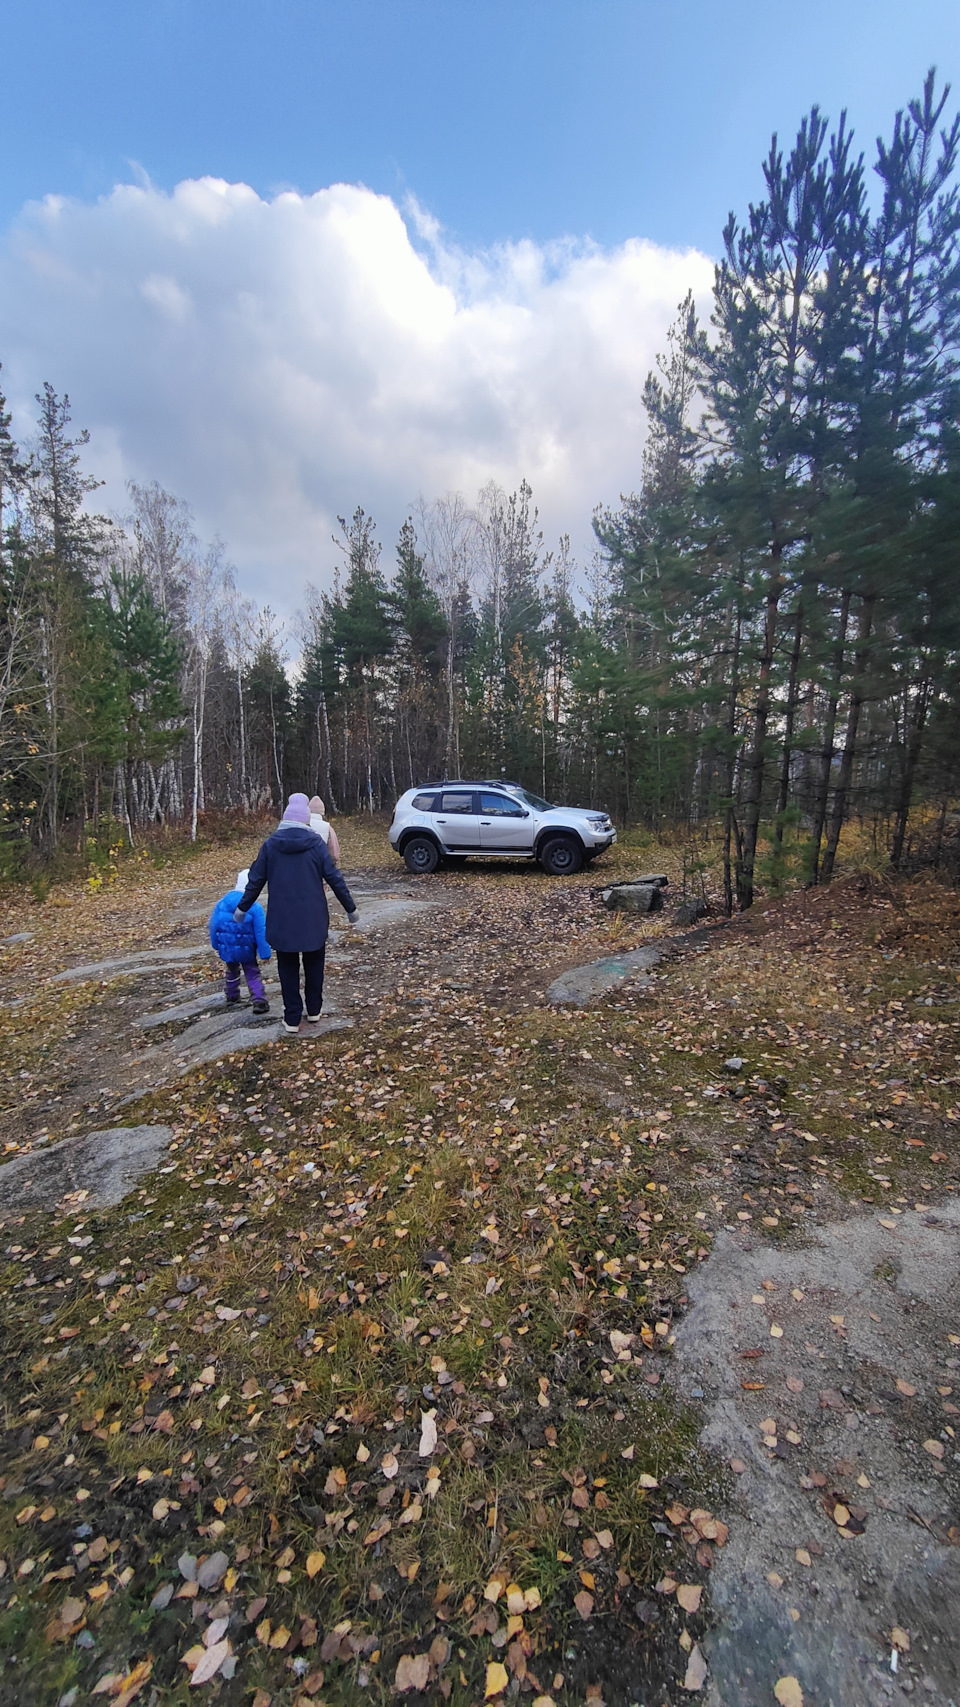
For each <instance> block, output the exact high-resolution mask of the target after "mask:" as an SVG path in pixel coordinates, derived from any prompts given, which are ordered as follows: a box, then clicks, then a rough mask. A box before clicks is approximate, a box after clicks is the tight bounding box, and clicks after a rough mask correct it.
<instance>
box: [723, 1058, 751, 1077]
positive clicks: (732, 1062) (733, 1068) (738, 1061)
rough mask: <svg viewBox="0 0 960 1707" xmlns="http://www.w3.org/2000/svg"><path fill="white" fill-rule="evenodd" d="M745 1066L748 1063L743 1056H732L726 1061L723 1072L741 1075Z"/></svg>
mask: <svg viewBox="0 0 960 1707" xmlns="http://www.w3.org/2000/svg"><path fill="white" fill-rule="evenodd" d="M745 1066H746V1062H745V1061H744V1059H743V1056H742V1055H731V1056H730V1057H729V1059H728V1060H726V1061H724V1063H723V1070H724V1072H725V1073H739V1072H740V1071H741V1069H742V1068H743V1067H745Z"/></svg>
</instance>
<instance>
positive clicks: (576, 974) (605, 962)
mask: <svg viewBox="0 0 960 1707" xmlns="http://www.w3.org/2000/svg"><path fill="white" fill-rule="evenodd" d="M659 959H660V954H659V951H658V950H657V949H655V948H634V949H630V950H629V951H628V952H627V953H626V954H608V955H604V957H603V959H602V960H591V961H589V962H588V963H587V965H586V966H574V967H571V969H570V971H569V972H563V973H561V975H560V977H559V978H555V979H554V981H553V983H552V984H551V985H550V986H549V988H548V990H547V1001H548V1002H553V1003H555V1004H556V1005H557V1006H562V1005H565V1004H569V1005H570V1006H571V1007H576V1008H582V1007H585V1006H586V1004H587V1002H590V1001H594V1000H595V999H596V998H597V997H598V996H603V995H606V993H607V991H608V990H615V989H616V988H617V986H618V985H619V984H622V983H623V981H624V979H625V978H631V977H632V976H633V975H634V973H636V972H644V971H646V970H647V969H648V968H649V967H651V966H656V965H657V963H658V961H659Z"/></svg>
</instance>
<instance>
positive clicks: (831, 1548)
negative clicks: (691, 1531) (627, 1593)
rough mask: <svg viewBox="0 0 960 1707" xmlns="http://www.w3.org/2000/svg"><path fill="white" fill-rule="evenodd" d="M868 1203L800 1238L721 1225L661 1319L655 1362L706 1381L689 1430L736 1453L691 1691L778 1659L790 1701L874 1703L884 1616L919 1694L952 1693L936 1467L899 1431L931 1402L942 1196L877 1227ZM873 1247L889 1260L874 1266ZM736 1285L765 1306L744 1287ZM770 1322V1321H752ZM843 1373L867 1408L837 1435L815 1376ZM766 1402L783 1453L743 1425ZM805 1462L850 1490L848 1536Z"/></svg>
mask: <svg viewBox="0 0 960 1707" xmlns="http://www.w3.org/2000/svg"><path fill="white" fill-rule="evenodd" d="M881 1215H882V1211H879V1208H878V1209H874V1210H872V1211H871V1212H869V1213H867V1214H851V1215H848V1216H847V1217H846V1218H845V1219H843V1220H837V1221H830V1222H826V1223H821V1224H819V1225H816V1224H815V1225H810V1224H808V1225H807V1227H806V1229H805V1239H804V1242H803V1243H802V1244H787V1243H783V1244H779V1245H772V1244H770V1243H768V1242H767V1241H766V1240H761V1239H759V1238H757V1237H756V1236H755V1235H753V1234H745V1233H742V1232H741V1233H737V1234H731V1233H726V1232H720V1233H719V1234H718V1236H717V1238H716V1241H715V1243H714V1247H713V1251H712V1254H711V1256H710V1258H709V1259H708V1260H707V1261H705V1262H703V1263H702V1264H701V1265H699V1266H698V1267H697V1270H696V1272H695V1273H693V1274H691V1275H690V1276H689V1277H688V1279H687V1281H686V1283H685V1284H686V1286H687V1290H688V1294H689V1298H690V1306H691V1307H690V1309H689V1311H688V1312H687V1314H686V1315H685V1317H684V1318H683V1319H682V1320H681V1322H680V1324H679V1326H678V1329H677V1336H676V1346H675V1355H674V1364H673V1378H674V1380H675V1381H676V1384H677V1386H678V1388H679V1390H680V1392H681V1394H683V1395H684V1396H688V1395H689V1393H690V1391H691V1385H692V1384H695V1385H696V1386H697V1387H698V1388H699V1387H703V1388H704V1389H705V1391H706V1392H708V1393H709V1394H710V1398H709V1400H708V1401H707V1402H706V1403H705V1404H704V1405H703V1423H702V1433H701V1440H702V1442H703V1444H704V1446H705V1447H706V1448H707V1450H708V1451H711V1452H713V1453H715V1454H716V1456H717V1457H718V1458H719V1459H726V1460H727V1461H728V1462H729V1460H730V1458H731V1457H736V1458H737V1459H738V1460H739V1461H740V1464H741V1466H742V1470H741V1473H740V1474H739V1475H738V1477H737V1487H736V1499H735V1502H734V1504H733V1509H732V1514H731V1515H730V1518H729V1521H730V1536H729V1540H728V1543H727V1545H726V1546H725V1547H723V1548H722V1549H718V1551H717V1552H716V1554H715V1556H714V1565H713V1569H712V1570H711V1572H710V1599H711V1616H712V1619H713V1625H712V1628H711V1630H710V1631H709V1632H708V1634H707V1635H706V1637H705V1639H704V1640H703V1650H704V1655H705V1658H706V1659H707V1663H708V1665H709V1668H710V1675H709V1680H708V1684H707V1689H706V1691H705V1701H706V1703H707V1707H732V1703H734V1702H736V1703H737V1707H768V1704H769V1703H770V1702H771V1701H772V1700H773V1687H774V1683H775V1681H776V1679H777V1678H778V1677H781V1676H783V1675H784V1674H787V1673H793V1674H794V1675H795V1676H797V1677H798V1678H800V1679H801V1681H802V1684H803V1691H804V1699H805V1700H809V1701H811V1702H814V1701H815V1702H817V1703H818V1707H831V1704H832V1707H876V1704H877V1702H878V1700H879V1699H881V1696H880V1695H879V1693H878V1689H877V1678H876V1675H875V1674H874V1673H873V1671H872V1665H871V1662H872V1661H873V1660H874V1659H875V1658H876V1653H877V1634H878V1632H879V1631H889V1630H890V1629H891V1627H892V1626H893V1625H894V1624H900V1625H902V1626H903V1627H904V1628H905V1629H908V1630H909V1631H910V1633H911V1637H912V1652H913V1654H914V1655H918V1654H922V1656H923V1658H922V1661H921V1662H920V1663H921V1664H922V1668H923V1672H924V1674H926V1675H930V1676H932V1677H933V1678H934V1680H935V1683H936V1686H937V1699H938V1700H939V1701H942V1702H944V1703H946V1702H948V1701H950V1700H953V1701H960V1651H958V1648H957V1644H956V1642H955V1641H953V1640H951V1639H950V1638H949V1635H948V1632H949V1631H950V1630H951V1629H954V1628H955V1626H956V1606H957V1600H958V1596H960V1550H958V1549H957V1548H956V1547H952V1546H950V1545H949V1541H948V1536H947V1533H946V1531H947V1527H948V1519H947V1517H946V1515H945V1514H946V1512H947V1510H948V1503H949V1494H948V1493H947V1490H946V1488H945V1487H944V1486H943V1485H942V1482H941V1477H942V1476H943V1472H942V1471H941V1470H940V1468H939V1466H937V1465H934V1464H931V1463H929V1462H928V1461H927V1455H926V1454H925V1453H923V1452H922V1451H919V1450H918V1444H917V1443H918V1441H919V1440H920V1439H922V1433H921V1432H920V1431H921V1430H922V1431H923V1432H924V1433H925V1432H927V1428H928V1425H927V1424H926V1423H925V1422H923V1421H922V1420H921V1417H922V1416H923V1414H924V1413H926V1414H927V1415H929V1416H930V1417H932V1416H933V1411H932V1409H930V1410H928V1409H927V1406H928V1405H929V1404H930V1400H928V1399H927V1398H926V1395H927V1394H928V1393H931V1385H932V1379H931V1372H932V1368H933V1365H934V1361H935V1358H936V1356H937V1353H938V1352H939V1351H940V1350H941V1348H942V1347H943V1346H944V1343H945V1339H946V1330H947V1329H948V1328H952V1327H953V1326H955V1323H956V1297H957V1286H958V1283H960V1239H958V1234H960V1204H958V1203H956V1202H951V1201H949V1200H948V1201H946V1202H944V1203H941V1204H938V1205H937V1206H936V1211H935V1215H930V1214H927V1213H924V1212H914V1211H910V1210H906V1211H904V1213H903V1215H902V1216H898V1217H897V1219H896V1226H895V1227H893V1228H890V1227H885V1226H884V1225H883V1222H882V1219H881ZM891 1259H893V1260H894V1261H895V1263H896V1265H897V1268H898V1271H899V1272H898V1273H897V1274H896V1276H895V1277H894V1278H893V1279H883V1278H880V1277H881V1276H882V1275H883V1274H884V1273H885V1272H888V1271H889V1267H890V1266H891ZM754 1296H760V1297H763V1298H764V1299H765V1307H759V1308H758V1307H757V1306H756V1305H753V1304H751V1302H750V1300H751V1299H752V1298H753V1297H754ZM834 1309H838V1310H841V1311H843V1312H844V1314H845V1330H844V1331H845V1336H846V1337H845V1339H844V1340H842V1341H840V1342H839V1343H838V1344H837V1345H836V1347H835V1348H834V1347H830V1348H829V1349H828V1357H829V1362H826V1361H825V1362H824V1363H822V1364H821V1365H820V1371H819V1373H818V1363H817V1359H816V1357H813V1358H812V1359H811V1356H810V1354H809V1352H808V1353H806V1354H805V1353H804V1350H803V1348H804V1347H805V1345H806V1343H807V1342H808V1341H810V1342H814V1341H819V1342H821V1344H823V1345H824V1346H826V1343H827V1342H826V1340H825V1337H824V1332H823V1329H824V1318H825V1312H826V1311H827V1310H834ZM774 1320H775V1321H776V1322H777V1323H778V1324H779V1325H780V1326H781V1327H782V1330H783V1332H782V1336H781V1337H780V1338H774V1337H768V1336H769V1327H768V1324H769V1323H770V1322H771V1321H774ZM831 1338H832V1336H831ZM744 1343H746V1344H748V1345H751V1346H755V1345H758V1344H759V1345H764V1346H766V1347H767V1348H768V1349H767V1350H766V1352H765V1355H764V1358H763V1362H762V1364H761V1365H760V1370H759V1373H760V1374H761V1375H762V1377H763V1379H764V1380H765V1382H766V1386H765V1388H764V1389H763V1390H761V1391H757V1392H754V1391H752V1390H748V1387H747V1385H746V1384H745V1383H744V1381H743V1375H744V1366H743V1363H742V1361H741V1347H742V1346H743V1345H744ZM822 1356H823V1353H822V1352H821V1357H822ZM841 1357H842V1358H843V1364H842V1365H841V1364H840V1359H841ZM844 1366H845V1367H844ZM753 1368H754V1369H756V1366H753ZM828 1371H829V1372H830V1373H829V1374H828ZM796 1375H801V1376H802V1380H801V1382H800V1383H799V1385H800V1391H799V1392H798V1391H796V1390H795V1388H796V1385H797V1383H796V1382H795V1383H794V1388H793V1389H791V1390H790V1391H788V1390H787V1389H786V1387H785V1379H786V1377H787V1376H796ZM895 1375H896V1376H903V1377H905V1378H906V1379H908V1380H909V1381H911V1382H912V1383H913V1384H914V1386H915V1387H916V1388H917V1389H918V1390H919V1391H920V1392H921V1394H923V1395H924V1398H923V1400H919V1399H918V1401H917V1412H918V1413H919V1414H914V1413H912V1411H911V1408H910V1406H909V1405H908V1404H907V1403H906V1402H905V1401H903V1400H901V1399H900V1398H899V1397H898V1395H897V1394H896V1392H895V1391H894V1376H895ZM844 1379H846V1380H848V1381H850V1382H854V1381H855V1382H856V1386H857V1388H858V1390H859V1392H860V1393H861V1395H862V1397H863V1399H864V1400H866V1399H867V1398H868V1397H869V1396H870V1395H871V1393H872V1394H873V1396H874V1402H876V1403H877V1404H878V1406H879V1420H878V1423H877V1424H876V1425H873V1424H867V1423H866V1419H865V1418H864V1426H863V1427H861V1429H860V1430H858V1434H857V1439H856V1445H855V1446H854V1444H853V1443H852V1441H851V1438H850V1435H849V1434H848V1432H847V1429H846V1426H845V1406H844V1405H842V1404H841V1405H840V1406H839V1407H836V1408H835V1407H833V1406H832V1405H827V1404H825V1400H826V1398H827V1392H826V1391H823V1392H822V1391H821V1388H824V1389H828V1388H830V1389H832V1387H833V1385H834V1383H836V1385H837V1387H842V1385H843V1382H844ZM688 1383H689V1384H691V1385H688ZM838 1397H839V1394H838ZM931 1397H932V1394H931ZM921 1404H922V1405H923V1410H922V1411H921V1409H920V1407H921ZM901 1406H902V1409H901V1408H900V1407H901ZM768 1416H769V1417H772V1418H773V1419H774V1420H775V1421H777V1423H778V1433H779V1434H780V1435H781V1443H782V1444H783V1432H784V1431H785V1430H786V1429H788V1428H789V1429H791V1430H793V1431H795V1432H796V1433H797V1434H799V1435H800V1436H801V1437H802V1440H801V1444H800V1445H799V1447H798V1448H797V1450H796V1452H793V1450H792V1449H791V1447H790V1445H789V1444H786V1450H785V1452H784V1453H782V1454H779V1455H778V1454H777V1453H776V1452H773V1451H768V1450H767V1449H766V1448H765V1447H764V1445H763V1443H762V1438H761V1427H760V1424H761V1418H766V1417H768ZM842 1460H847V1462H846V1463H845V1464H841V1461H842ZM811 1464H815V1465H817V1466H818V1467H823V1468H826V1469H827V1470H828V1471H829V1474H830V1476H831V1478H836V1486H837V1487H838V1488H842V1489H844V1490H845V1491H846V1492H848V1493H849V1494H851V1495H855V1496H856V1498H857V1499H858V1501H859V1500H861V1499H862V1503H863V1506H864V1507H865V1508H866V1511H867V1517H866V1527H865V1530H864V1532H863V1534H858V1535H857V1538H856V1541H855V1542H851V1541H850V1540H848V1539H846V1538H844V1539H843V1540H841V1539H840V1537H839V1536H838V1534H837V1532H836V1526H835V1524H834V1523H833V1520H832V1518H831V1516H830V1515H829V1513H827V1512H825V1511H824V1510H823V1508H822V1507H821V1505H820V1502H819V1499H818V1497H817V1491H816V1490H815V1489H813V1488H808V1489H807V1491H806V1492H804V1490H803V1487H802V1483H801V1480H800V1474H801V1472H802V1471H805V1470H806V1469H807V1467H808V1466H809V1465H811ZM858 1476H861V1477H862V1478H863V1483H862V1486H863V1487H864V1489H865V1491H864V1492H863V1494H862V1495H861V1493H860V1489H859V1487H858V1486H857V1477H858ZM833 1486H834V1481H833V1480H832V1479H831V1481H830V1482H828V1487H833ZM725 1515H726V1513H725ZM810 1538H812V1539H814V1540H817V1541H818V1542H819V1544H820V1547H821V1548H822V1552H820V1553H818V1554H817V1556H816V1559H815V1574H814V1572H813V1571H811V1569H810V1568H809V1567H807V1568H799V1569H798V1568H797V1562H796V1560H795V1553H794V1549H795V1548H796V1547H797V1546H805V1545H806V1544H807V1541H808V1539H810ZM771 1571H773V1572H776V1573H777V1582H779V1580H780V1579H781V1578H783V1579H786V1586H785V1587H784V1588H783V1590H782V1591H781V1590H780V1589H779V1588H778V1587H773V1586H772V1585H771V1578H770V1572H771ZM791 1607H795V1608H797V1609H798V1610H799V1611H800V1613H801V1617H800V1619H799V1620H797V1621H794V1619H793V1618H792V1617H791V1615H790V1609H791ZM887 1651H888V1653H889V1650H887ZM905 1663H906V1662H905Z"/></svg>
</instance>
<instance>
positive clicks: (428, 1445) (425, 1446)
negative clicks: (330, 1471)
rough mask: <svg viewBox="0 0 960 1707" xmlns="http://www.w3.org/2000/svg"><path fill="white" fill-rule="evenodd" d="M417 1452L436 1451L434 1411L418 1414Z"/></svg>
mask: <svg viewBox="0 0 960 1707" xmlns="http://www.w3.org/2000/svg"><path fill="white" fill-rule="evenodd" d="M418 1450H419V1453H420V1457H421V1458H429V1457H430V1454H431V1453H432V1452H436V1450H437V1413H436V1410H435V1409H434V1410H432V1411H421V1412H420V1446H419V1448H418ZM502 1669H503V1668H502V1667H501V1670H502Z"/></svg>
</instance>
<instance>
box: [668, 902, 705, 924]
mask: <svg viewBox="0 0 960 1707" xmlns="http://www.w3.org/2000/svg"><path fill="white" fill-rule="evenodd" d="M709 910H710V909H709V908H708V906H707V903H706V901H699V900H696V901H681V903H680V905H679V907H678V908H677V910H676V912H675V913H674V915H673V917H674V922H675V923H676V924H678V925H695V924H696V922H697V920H698V919H702V918H704V917H705V916H706V914H707V913H708V912H709Z"/></svg>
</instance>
